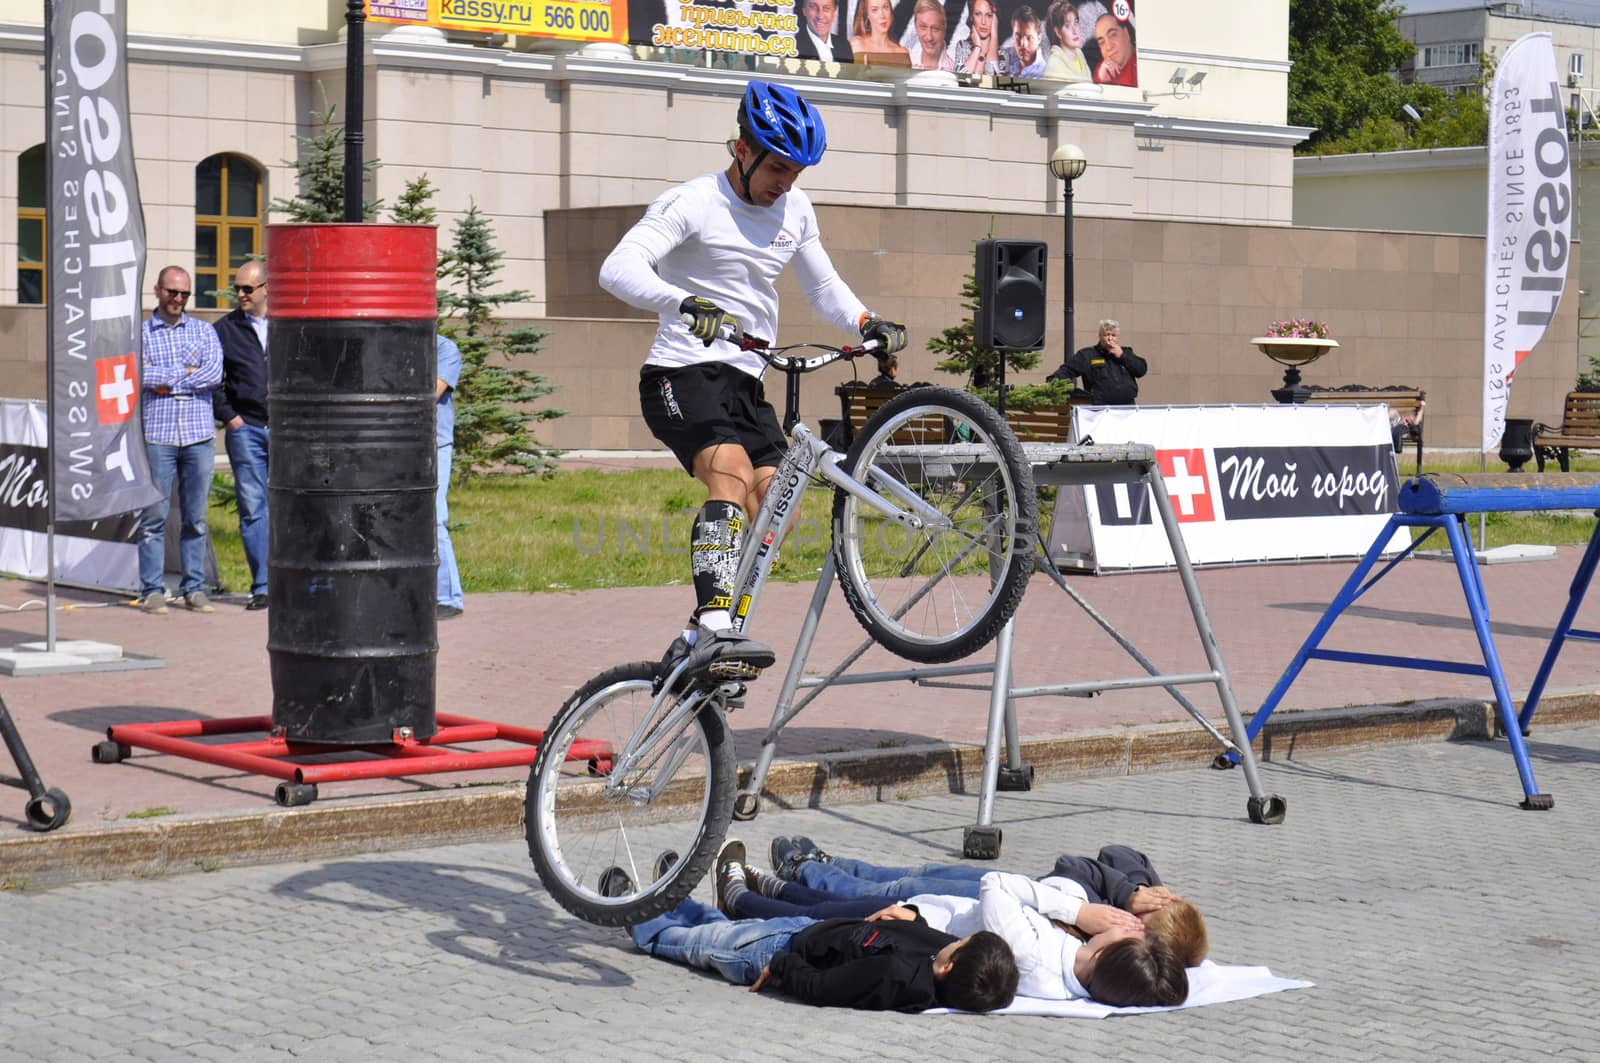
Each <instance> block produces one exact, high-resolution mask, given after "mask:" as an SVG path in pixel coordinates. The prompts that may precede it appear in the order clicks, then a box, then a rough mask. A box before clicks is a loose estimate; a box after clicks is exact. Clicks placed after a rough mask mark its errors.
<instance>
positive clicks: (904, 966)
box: [606, 868, 1017, 1012]
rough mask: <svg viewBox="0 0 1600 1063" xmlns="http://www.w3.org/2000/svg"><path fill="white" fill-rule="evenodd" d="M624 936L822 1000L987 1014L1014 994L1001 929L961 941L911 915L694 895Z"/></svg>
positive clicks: (755, 982) (615, 877)
mask: <svg viewBox="0 0 1600 1063" xmlns="http://www.w3.org/2000/svg"><path fill="white" fill-rule="evenodd" d="M606 874H607V877H608V878H609V879H610V881H611V883H612V884H613V886H612V888H625V889H628V890H631V889H632V883H631V882H628V881H627V874H626V872H624V871H622V869H621V868H616V869H611V868H608V869H607V872H606ZM628 933H629V936H631V937H632V938H633V943H634V944H635V945H636V946H638V948H639V949H640V950H641V951H643V952H645V953H647V954H649V955H651V956H655V957H658V958H660V959H664V960H669V961H671V962H674V963H681V964H684V965H686V966H689V967H698V968H701V969H703V970H708V971H715V972H716V973H718V974H719V975H721V976H722V977H723V978H725V979H727V980H728V981H730V982H732V983H734V984H735V985H747V986H749V987H750V991H751V992H753V993H759V992H761V991H763V990H766V989H771V990H775V991H777V992H781V993H782V994H783V995H785V996H789V997H793V998H795V999H796V1000H800V1001H803V1002H805V1003H807V1004H816V1005H820V1006H822V1007H836V1008H859V1009H863V1010H869V1011H905V1012H916V1011H925V1010H927V1009H928V1008H939V1007H946V1008H959V1009H961V1010H963V1011H976V1012H985V1011H993V1010H995V1009H996V1008H1003V1007H1005V1006H1006V1005H1007V1004H1010V1003H1011V1001H1012V999H1013V998H1014V997H1015V996H1016V992H1017V964H1016V959H1015V958H1014V957H1013V956H1012V953H1011V947H1010V946H1009V945H1007V944H1006V943H1005V941H1004V940H1002V939H1001V938H1000V937H999V935H997V934H992V933H988V932H986V931H984V932H979V933H976V934H972V935H970V936H968V937H961V938H958V937H955V936H953V935H951V934H946V933H942V932H941V931H938V930H935V929H933V928H932V927H930V926H929V925H928V924H927V921H926V920H923V919H921V918H919V917H917V916H915V915H914V914H913V915H912V916H911V918H909V919H899V920H892V921H890V920H880V921H873V922H869V921H867V920H865V919H826V920H818V919H813V918H811V917H809V916H788V917H785V918H779V919H737V920H730V919H729V918H728V917H727V916H725V915H723V914H722V913H721V912H719V911H717V910H716V909H714V908H709V907H707V906H706V905H704V904H701V903H700V902H699V901H696V900H694V899H693V898H690V899H688V900H685V901H684V902H683V903H682V904H680V905H678V907H676V908H674V909H673V910H672V911H670V912H667V913H666V914H665V915H660V916H657V917H656V918H654V919H649V920H646V921H645V922H643V923H639V924H637V925H636V926H633V927H630V928H629V930H628Z"/></svg>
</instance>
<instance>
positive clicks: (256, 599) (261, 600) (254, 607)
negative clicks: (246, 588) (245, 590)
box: [245, 594, 267, 613]
mask: <svg viewBox="0 0 1600 1063" xmlns="http://www.w3.org/2000/svg"><path fill="white" fill-rule="evenodd" d="M266 607H267V596H266V595H265V594H252V595H251V596H250V601H249V603H248V604H247V605H246V606H245V610H246V611H247V612H252V613H254V612H258V611H260V610H262V609H265V608H266Z"/></svg>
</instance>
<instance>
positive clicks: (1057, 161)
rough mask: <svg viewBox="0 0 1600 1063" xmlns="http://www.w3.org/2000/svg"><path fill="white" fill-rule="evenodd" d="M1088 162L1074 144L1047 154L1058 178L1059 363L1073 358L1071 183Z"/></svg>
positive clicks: (1079, 175)
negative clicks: (1061, 315) (1062, 311)
mask: <svg viewBox="0 0 1600 1063" xmlns="http://www.w3.org/2000/svg"><path fill="white" fill-rule="evenodd" d="M1088 168H1089V160H1088V159H1087V158H1086V157H1084V154H1083V149H1082V148H1080V147H1078V145H1076V144H1063V145H1061V146H1060V147H1059V148H1057V149H1056V150H1055V151H1054V152H1053V153H1051V155H1050V172H1051V173H1053V174H1055V175H1056V176H1057V177H1059V178H1060V179H1061V184H1062V188H1063V192H1064V195H1063V197H1062V200H1061V225H1062V240H1061V253H1062V263H1061V302H1062V304H1063V305H1064V308H1065V318H1066V320H1065V322H1064V325H1065V331H1064V332H1063V333H1062V336H1061V345H1062V348H1063V351H1062V355H1061V364H1063V365H1065V364H1066V362H1067V359H1068V358H1070V357H1072V349H1073V348H1072V182H1073V181H1076V180H1077V179H1078V178H1080V177H1082V176H1083V171H1084V170H1086V169H1088Z"/></svg>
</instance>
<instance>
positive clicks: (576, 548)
mask: <svg viewBox="0 0 1600 1063" xmlns="http://www.w3.org/2000/svg"><path fill="white" fill-rule="evenodd" d="M1573 468H1574V471H1583V472H1596V471H1600V458H1595V459H1582V458H1578V459H1575V460H1574V462H1573ZM1423 469H1424V471H1425V472H1477V471H1478V461H1477V459H1476V458H1475V457H1472V456H1470V455H1463V456H1461V457H1460V458H1459V459H1457V458H1446V459H1444V460H1438V461H1429V462H1427V463H1426V464H1425V465H1424V466H1423ZM1503 469H1504V466H1503V465H1502V464H1501V463H1500V462H1498V461H1491V462H1490V471H1491V472H1494V471H1503ZM1400 472H1401V475H1402V476H1403V477H1404V476H1408V475H1409V472H1408V470H1407V467H1406V465H1405V463H1404V462H1403V461H1402V463H1401V466H1400ZM1040 495H1041V497H1040V506H1039V522H1040V525H1041V526H1042V527H1048V526H1049V521H1050V511H1051V508H1052V500H1053V495H1052V493H1051V492H1050V491H1049V490H1048V489H1047V490H1045V491H1041V492H1040ZM703 498H704V490H703V489H702V488H701V487H700V485H699V484H697V483H695V482H694V481H693V480H691V479H690V478H689V477H687V476H685V475H684V474H683V473H682V472H680V471H679V470H677V469H635V470H629V471H624V472H604V471H600V470H596V469H574V470H568V471H563V472H558V473H556V475H555V476H553V477H551V478H549V479H537V478H533V477H524V476H504V477H491V478H488V479H481V478H480V479H475V480H473V481H472V482H470V483H468V484H467V485H466V486H456V487H452V488H451V489H450V534H451V538H452V541H453V542H454V544H455V549H456V557H457V559H458V561H459V562H460V565H461V579H462V582H463V584H465V586H466V589H467V591H468V592H473V593H481V592H487V591H562V590H592V589H595V588H598V587H648V586H665V585H669V584H676V583H684V582H686V581H687V578H688V572H687V570H688V565H687V564H686V563H685V557H686V555H687V554H688V549H689V526H690V523H691V522H692V521H693V519H694V514H695V511H696V510H698V509H699V508H700V503H701V501H702V500H703ZM832 507H833V496H832V492H831V491H829V490H826V489H823V488H819V487H812V488H810V489H808V490H807V491H806V493H805V499H804V501H803V503H802V507H801V513H800V524H799V527H798V528H797V530H796V532H795V534H794V535H792V536H791V537H790V540H789V542H788V543H787V544H786V545H785V548H784V551H783V553H782V554H781V555H780V556H779V560H778V564H777V566H776V568H775V569H774V571H773V577H774V578H775V579H779V580H784V581H788V582H794V581H805V580H811V579H814V578H815V577H816V573H817V570H818V569H819V568H820V567H821V566H822V562H823V558H824V551H825V550H826V549H827V548H828V537H829V527H830V519H831V514H832ZM209 519H210V521H211V537H212V542H213V543H214V544H215V547H216V552H217V564H218V566H219V568H220V569H221V572H222V580H223V585H224V586H226V587H227V588H228V589H229V590H234V591H239V590H248V588H249V586H250V576H249V571H248V570H247V569H246V567H245V563H244V548H243V546H242V545H241V544H240V541H239V518H238V515H237V514H236V513H234V512H233V511H232V510H231V509H228V508H225V507H224V506H223V505H221V504H219V503H217V502H216V501H215V500H213V503H212V506H211V512H210V518H209ZM1468 523H1469V526H1470V528H1471V534H1472V536H1473V538H1474V541H1476V537H1477V528H1478V521H1477V519H1476V518H1472V519H1470V520H1469V522H1468ZM1593 528H1594V518H1593V517H1591V516H1587V515H1585V516H1565V515H1557V514H1548V513H1515V514H1508V513H1491V514H1490V515H1489V519H1488V537H1489V545H1490V546H1500V545H1503V544H1506V543H1550V544H1557V545H1560V544H1569V543H1582V542H1586V541H1588V538H1589V533H1590V532H1591V531H1592V530H1593ZM1434 539H1436V540H1439V547H1440V548H1443V546H1444V543H1443V541H1442V539H1441V538H1440V537H1439V536H1435V537H1434ZM1429 545H1430V546H1432V545H1433V543H1432V541H1430V543H1429Z"/></svg>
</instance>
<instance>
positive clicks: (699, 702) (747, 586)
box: [606, 359, 948, 800]
mask: <svg viewBox="0 0 1600 1063" xmlns="http://www.w3.org/2000/svg"><path fill="white" fill-rule="evenodd" d="M831 360H832V359H827V360H816V361H820V362H822V364H826V361H831ZM843 458H844V455H842V454H840V453H839V452H838V451H836V450H834V449H833V448H832V447H830V446H828V444H826V443H824V442H823V441H822V440H821V439H818V438H817V437H816V435H815V434H813V433H812V431H811V429H810V428H808V427H806V425H805V424H804V423H800V422H797V423H796V424H795V425H794V427H793V429H792V430H791V432H790V446H789V449H788V451H787V452H786V453H785V454H784V456H783V460H782V461H780V462H779V463H778V471H777V472H776V473H775V474H774V475H773V477H772V482H771V485H770V486H769V487H768V489H767V494H766V497H765V499H764V500H763V501H762V503H761V508H760V510H758V511H757V512H756V517H755V521H754V522H753V523H752V524H751V526H750V530H749V532H748V533H747V534H746V536H745V550H744V552H743V554H742V556H741V557H740V560H739V568H738V571H737V572H736V573H735V575H734V586H735V587H736V588H737V594H736V595H735V599H734V600H735V603H736V606H735V608H734V610H733V623H734V626H735V627H736V628H737V629H738V630H740V631H743V630H745V629H746V628H747V627H748V626H749V625H750V622H751V620H752V618H753V617H754V615H755V607H756V603H757V601H758V600H759V599H760V597H761V590H762V588H763V587H764V586H766V583H767V580H768V578H769V577H770V576H771V574H772V566H773V565H774V564H775V563H776V562H777V559H778V547H779V545H780V544H781V543H782V542H783V540H784V537H785V536H786V535H788V533H789V532H790V531H791V530H792V528H793V525H794V522H795V520H796V519H797V518H798V516H799V514H800V504H799V503H800V498H801V495H802V494H803V492H804V491H805V488H806V485H807V484H808V483H810V482H811V479H812V477H813V476H816V477H820V478H821V479H823V480H824V481H826V482H827V483H829V484H832V485H833V486H834V487H836V488H838V489H839V490H842V491H845V492H846V493H848V494H850V495H853V496H854V497H856V498H858V499H860V500H861V501H862V502H864V503H865V504H866V505H869V506H871V507H872V508H874V509H876V510H878V511H879V512H880V513H882V514H883V515H884V516H885V517H887V518H889V519H890V520H893V521H896V522H898V523H900V524H903V525H906V526H907V527H909V528H912V529H920V528H928V527H939V526H942V525H945V524H947V523H948V522H947V520H946V518H945V516H944V514H943V513H941V512H940V511H939V510H938V509H936V508H934V507H933V506H930V505H928V504H927V503H926V502H924V501H923V500H922V498H921V497H920V496H919V495H917V493H916V492H915V491H912V490H911V489H910V488H908V487H906V486H905V485H904V484H902V483H900V482H899V481H898V480H896V479H894V478H893V477H891V476H887V475H878V476H875V477H872V479H873V481H874V483H875V484H876V485H877V487H878V488H879V490H881V491H882V492H883V493H881V494H880V493H879V490H875V489H874V488H873V487H869V486H868V485H866V484H864V483H862V482H861V481H860V480H857V479H856V478H855V477H854V476H851V475H850V474H849V473H847V472H845V471H844V470H843V469H841V468H840V467H839V462H840V461H841V460H843ZM891 499H892V500H891ZM896 502H898V503H900V504H899V505H897V504H896ZM752 545H753V546H754V549H751V546H752ZM686 665H687V661H685V662H683V663H680V664H679V665H678V667H677V668H675V669H673V671H672V673H671V674H670V675H668V676H667V677H666V679H665V680H664V681H663V682H662V684H661V690H660V691H659V692H657V694H656V695H655V697H654V698H653V699H652V701H651V703H650V708H649V710H648V711H647V712H646V713H645V715H644V719H643V720H641V721H640V723H639V726H638V727H637V728H635V730H634V733H633V734H632V735H631V736H630V737H629V739H628V742H627V745H626V746H625V747H624V749H623V750H622V752H621V753H620V754H618V756H617V757H616V761H615V764H614V766H613V768H612V772H611V775H610V778H609V780H608V781H607V784H606V793H607V795H608V796H611V797H614V798H615V797H618V796H621V795H623V792H624V790H625V795H626V796H627V797H629V798H630V799H640V798H642V799H646V800H650V799H653V798H654V797H655V796H656V795H658V794H659V793H660V792H661V791H662V789H663V788H665V786H666V785H667V784H668V783H669V782H671V780H672V776H673V774H674V773H675V772H676V769H677V767H679V766H681V764H682V755H681V753H682V752H683V751H682V750H674V751H673V752H674V753H675V754H676V755H673V756H668V752H667V751H662V752H660V753H657V752H656V747H657V746H658V745H659V744H660V743H661V741H662V740H663V739H666V740H669V741H675V740H676V738H677V736H678V735H680V734H681V733H682V731H683V729H684V728H685V727H687V726H688V724H689V721H690V720H691V719H692V718H693V716H694V714H695V713H697V712H700V711H702V709H703V708H704V707H705V704H706V702H707V701H709V700H711V694H710V692H709V691H707V690H696V691H692V692H690V693H689V694H687V695H685V696H684V697H683V700H682V701H680V702H678V704H677V705H676V706H675V707H674V708H673V709H672V710H671V711H670V712H666V713H665V715H664V716H663V713H664V711H665V709H666V706H667V705H668V704H669V703H670V701H671V699H672V698H673V697H674V696H675V688H676V686H677V682H678V677H679V676H680V675H681V674H682V671H683V669H684V668H685V667H686ZM651 755H655V756H656V757H657V758H658V759H660V758H663V757H665V758H667V759H666V760H665V762H664V763H663V764H662V766H661V770H659V771H658V773H657V778H656V780H655V781H654V782H653V783H652V784H651V785H650V786H648V787H645V788H643V789H642V790H641V789H640V788H639V787H638V786H637V785H631V784H630V785H627V786H626V787H624V781H625V780H627V779H628V778H629V777H630V776H631V775H632V774H633V773H634V772H635V771H636V770H637V769H638V766H639V765H640V764H641V763H642V762H643V761H644V760H645V759H646V758H647V757H649V756H651ZM667 769H671V770H667Z"/></svg>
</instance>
